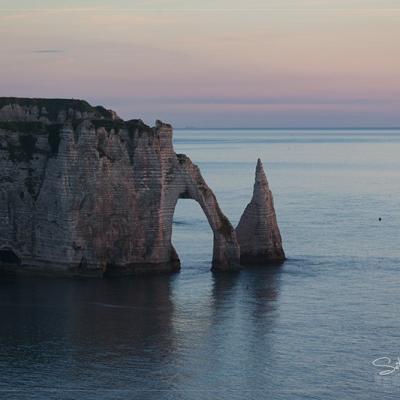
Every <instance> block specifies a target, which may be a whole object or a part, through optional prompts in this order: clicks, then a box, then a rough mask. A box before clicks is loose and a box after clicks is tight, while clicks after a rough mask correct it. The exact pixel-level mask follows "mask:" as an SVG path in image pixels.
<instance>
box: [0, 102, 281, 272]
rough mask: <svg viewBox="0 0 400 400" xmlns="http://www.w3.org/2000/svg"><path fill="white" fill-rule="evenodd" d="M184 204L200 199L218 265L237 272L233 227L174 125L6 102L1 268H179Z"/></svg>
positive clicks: (0, 105) (78, 108) (66, 106)
mask: <svg viewBox="0 0 400 400" xmlns="http://www.w3.org/2000/svg"><path fill="white" fill-rule="evenodd" d="M179 198H192V199H194V200H196V201H197V202H198V203H199V204H200V205H201V207H202V209H203V211H204V213H205V214H206V216H207V219H208V221H209V223H210V225H211V228H212V230H213V232H214V253H213V261H212V265H213V268H214V269H217V270H233V269H237V268H238V267H239V257H240V255H239V246H238V243H237V239H236V233H235V230H234V229H233V227H232V225H231V224H230V222H229V221H228V219H227V218H226V217H225V215H224V214H223V213H222V211H221V209H220V208H219V206H218V202H217V200H216V198H215V196H214V194H213V192H212V191H211V189H210V188H209V187H208V186H207V184H206V183H205V181H204V179H203V178H202V176H201V173H200V171H199V169H198V168H197V166H196V165H194V164H193V163H192V162H191V161H190V159H189V158H188V157H186V156H184V155H179V154H178V155H177V154H175V152H174V149H173V145H172V128H171V126H170V125H168V124H164V123H162V122H160V121H157V122H156V126H155V127H153V128H150V127H149V126H147V125H145V124H144V123H143V122H142V121H141V120H130V121H123V120H122V119H120V118H119V117H118V116H117V115H116V113H115V112H113V111H110V110H106V109H105V108H103V107H92V106H91V105H90V104H88V103H87V102H85V101H81V100H64V99H21V98H0V267H1V268H2V269H5V270H9V269H11V270H16V271H25V272H29V273H38V272H39V273H47V272H49V273H51V274H54V273H56V272H58V273H60V274H67V275H104V274H110V275H112V274H135V273H147V272H162V271H174V270H178V269H179V267H180V263H179V258H178V255H177V254H176V252H175V250H174V248H173V246H172V244H171V233H172V219H173V213H174V209H175V205H176V203H177V201H178V199H179ZM271 201H272V200H271ZM268 204H269V203H268ZM275 223H276V221H275ZM247 229H248V228H247ZM245 231H246V229H242V228H241V229H240V232H241V233H242V241H243V243H244V244H245V241H244V239H243V233H244V232H245ZM257 232H259V231H258V230H257ZM274 232H275V233H274V239H273V240H274V241H275V242H276V244H278V238H277V237H276V231H275V230H274ZM278 233H279V231H278ZM257 235H258V233H257ZM257 238H258V236H257ZM275 242H274V243H275ZM279 243H280V242H279ZM268 246H269V245H268ZM245 248H246V247H245ZM268 249H269V247H268ZM274 249H275V247H274ZM274 254H275V253H274Z"/></svg>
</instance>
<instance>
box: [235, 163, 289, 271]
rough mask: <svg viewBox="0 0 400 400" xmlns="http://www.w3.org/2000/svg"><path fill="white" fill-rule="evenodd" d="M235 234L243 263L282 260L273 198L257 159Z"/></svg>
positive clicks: (282, 254)
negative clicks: (251, 184)
mask: <svg viewBox="0 0 400 400" xmlns="http://www.w3.org/2000/svg"><path fill="white" fill-rule="evenodd" d="M236 233H237V239H238V242H239V245H240V262H241V263H242V264H260V265H263V264H268V263H279V262H282V261H284V260H285V253H284V251H283V248H282V239H281V234H280V232H279V227H278V223H277V221H276V215H275V209H274V200H273V197H272V193H271V191H270V189H269V186H268V181H267V177H266V176H265V172H264V168H263V165H262V162H261V160H260V159H258V162H257V167H256V178H255V183H254V191H253V198H252V199H251V201H250V203H249V204H248V205H247V207H246V209H245V210H244V213H243V215H242V217H241V218H240V221H239V224H238V226H237V228H236Z"/></svg>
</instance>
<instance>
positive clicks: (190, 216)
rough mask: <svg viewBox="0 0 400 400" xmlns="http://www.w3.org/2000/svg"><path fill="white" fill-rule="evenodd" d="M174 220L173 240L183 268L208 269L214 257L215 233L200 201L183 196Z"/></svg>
mask: <svg viewBox="0 0 400 400" xmlns="http://www.w3.org/2000/svg"><path fill="white" fill-rule="evenodd" d="M172 221H173V222H172V236H171V241H172V245H173V247H174V248H175V250H176V252H177V254H178V256H179V259H180V260H181V263H182V266H183V269H186V268H187V267H191V266H196V267H201V266H204V267H206V268H207V270H208V269H209V268H210V264H211V262H212V257H213V243H214V233H213V231H212V229H211V227H210V224H209V222H208V220H207V217H206V215H205V214H204V211H203V209H202V208H201V206H200V205H199V203H198V202H197V201H195V200H192V199H190V198H187V197H181V198H180V199H178V202H177V204H176V206H175V210H174V214H173V220H172Z"/></svg>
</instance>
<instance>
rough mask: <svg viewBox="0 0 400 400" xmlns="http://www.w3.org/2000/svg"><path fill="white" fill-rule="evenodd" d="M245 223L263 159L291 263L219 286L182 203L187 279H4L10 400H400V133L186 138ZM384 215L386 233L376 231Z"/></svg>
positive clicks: (191, 213)
mask: <svg viewBox="0 0 400 400" xmlns="http://www.w3.org/2000/svg"><path fill="white" fill-rule="evenodd" d="M174 141H175V149H176V151H177V152H179V153H186V154H187V155H188V156H190V157H191V159H192V160H193V161H194V162H195V163H197V164H198V165H199V166H200V168H201V171H202V173H203V176H204V177H205V179H206V181H207V183H208V184H209V185H210V187H211V188H212V189H213V190H214V191H215V193H216V195H217V198H218V200H219V202H220V205H221V207H222V208H223V210H224V212H225V213H226V214H227V215H228V217H229V218H230V219H231V221H232V222H233V223H234V224H235V225H236V223H237V222H238V220H239V217H240V215H241V213H242V212H243V209H244V207H245V205H246V204H247V202H248V201H249V200H250V198H251V193H252V185H253V181H254V168H255V163H256V160H257V158H258V157H260V158H261V159H262V160H263V161H264V165H265V169H266V173H267V176H268V179H269V182H270V186H271V189H272V191H273V193H274V198H275V207H276V211H277V215H278V222H279V224H280V228H281V233H282V237H283V240H284V247H285V251H286V254H287V256H288V258H289V260H288V261H287V262H286V263H285V264H284V266H283V267H281V268H269V269H257V268H252V269H248V270H245V271H242V272H241V273H240V274H212V273H211V272H210V271H209V269H210V261H211V255H212V232H211V229H210V228H209V226H208V224H207V221H206V219H205V217H204V215H203V213H202V211H201V209H200V207H199V206H198V205H197V204H196V203H195V202H193V201H191V200H180V201H179V203H178V207H177V209H176V212H175V223H174V232H173V240H174V245H175V247H176V249H177V251H178V253H179V255H180V256H181V259H182V261H183V262H182V264H183V265H182V271H181V273H179V274H176V275H172V276H155V277H139V278H130V279H114V280H84V279H80V280H61V279H39V278H23V279H22V278H21V279H14V278H7V279H5V278H1V280H0V316H1V322H0V376H1V379H0V398H4V399H19V400H20V399H77V398H79V399H96V400H99V399H244V398H246V399H263V398H270V399H285V400H286V399H311V398H312V399H324V400H330V399H332V400H333V399H335V400H336V399H341V400H345V399H363V400H365V399H376V398H385V399H391V398H393V399H398V398H399V394H400V373H398V371H397V372H396V373H394V374H391V375H389V376H386V377H379V376H377V372H379V371H381V369H379V368H377V367H374V366H373V365H372V361H373V360H375V359H377V358H378V357H384V356H387V357H390V358H391V359H392V360H397V357H399V356H400V347H399V332H400V318H399V310H400V295H399V287H400V235H399V228H400V206H399V202H400V157H399V154H400V130H177V131H175V138H174ZM379 218H381V221H379Z"/></svg>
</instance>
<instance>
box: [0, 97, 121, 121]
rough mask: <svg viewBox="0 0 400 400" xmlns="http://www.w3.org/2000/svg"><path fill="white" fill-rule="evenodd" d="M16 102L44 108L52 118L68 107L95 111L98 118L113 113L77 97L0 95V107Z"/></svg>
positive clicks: (110, 116) (109, 117)
mask: <svg viewBox="0 0 400 400" xmlns="http://www.w3.org/2000/svg"><path fill="white" fill-rule="evenodd" d="M12 104H17V105H19V106H21V107H34V106H36V107H38V108H39V110H41V109H42V108H45V109H46V111H47V115H48V116H49V117H50V118H51V119H52V118H56V117H57V115H58V113H59V112H61V111H68V110H70V109H72V110H75V111H79V112H81V113H83V112H87V113H90V112H91V113H96V114H98V115H99V117H100V118H105V119H112V117H113V114H112V112H111V111H110V110H107V109H105V108H104V107H102V106H95V107H94V106H92V105H90V104H89V103H88V102H87V101H86V100H79V99H42V98H27V97H0V109H1V108H3V107H5V106H7V105H12Z"/></svg>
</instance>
